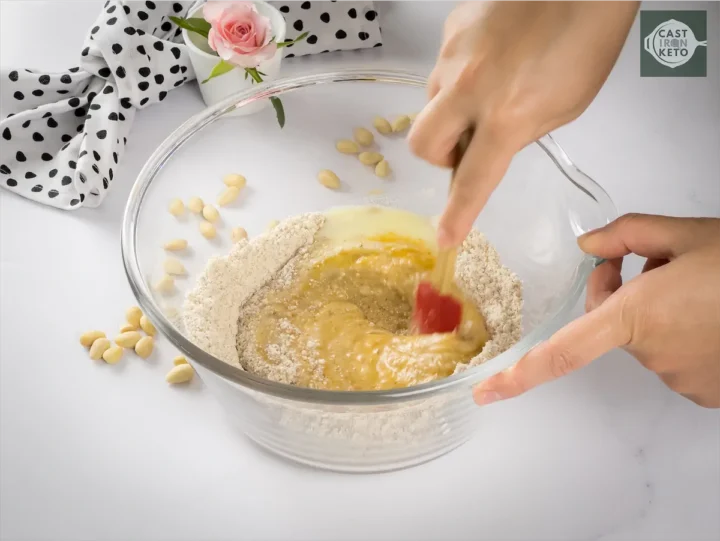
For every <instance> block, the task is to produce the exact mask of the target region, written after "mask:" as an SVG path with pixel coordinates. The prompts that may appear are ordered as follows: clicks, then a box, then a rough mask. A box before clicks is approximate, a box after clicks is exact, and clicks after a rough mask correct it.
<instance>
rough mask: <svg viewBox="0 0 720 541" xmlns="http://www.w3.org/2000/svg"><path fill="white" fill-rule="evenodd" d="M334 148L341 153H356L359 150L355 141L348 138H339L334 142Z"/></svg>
mask: <svg viewBox="0 0 720 541" xmlns="http://www.w3.org/2000/svg"><path fill="white" fill-rule="evenodd" d="M335 148H336V149H338V151H340V152H342V153H343V154H357V153H358V152H359V151H360V148H359V147H358V146H357V143H356V142H355V141H351V140H350V139H340V140H339V141H338V142H337V143H335Z"/></svg>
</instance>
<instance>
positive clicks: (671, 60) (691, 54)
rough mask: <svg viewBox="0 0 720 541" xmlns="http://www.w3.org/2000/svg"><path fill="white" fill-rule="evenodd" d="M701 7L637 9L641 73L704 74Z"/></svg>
mask: <svg viewBox="0 0 720 541" xmlns="http://www.w3.org/2000/svg"><path fill="white" fill-rule="evenodd" d="M706 75H707V13H706V12H705V11H641V12H640V76H641V77H705V76H706Z"/></svg>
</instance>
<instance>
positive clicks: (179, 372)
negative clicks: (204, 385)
mask: <svg viewBox="0 0 720 541" xmlns="http://www.w3.org/2000/svg"><path fill="white" fill-rule="evenodd" d="M194 375H195V370H193V367H192V366H190V365H189V364H187V363H185V364H179V365H177V366H175V367H174V368H173V369H172V370H170V372H168V373H167V376H165V381H167V382H168V383H170V384H173V385H175V384H177V383H187V382H188V381H190V380H191V379H192V378H193V376H194Z"/></svg>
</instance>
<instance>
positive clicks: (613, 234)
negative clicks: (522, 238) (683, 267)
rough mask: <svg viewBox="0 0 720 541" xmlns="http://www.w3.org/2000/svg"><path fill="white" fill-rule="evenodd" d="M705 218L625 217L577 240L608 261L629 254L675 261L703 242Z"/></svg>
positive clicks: (630, 215) (589, 250)
mask: <svg viewBox="0 0 720 541" xmlns="http://www.w3.org/2000/svg"><path fill="white" fill-rule="evenodd" d="M704 222H705V219H703V218H672V217H669V216H653V215H649V214H625V215H624V216H621V217H620V218H618V219H617V220H615V221H613V222H611V223H609V224H608V225H606V226H605V227H601V228H599V229H596V230H594V231H590V232H589V233H585V234H584V235H582V236H581V237H579V238H578V244H579V245H580V249H582V250H583V251H584V252H586V253H589V254H593V255H596V256H599V257H603V258H605V259H615V258H618V257H623V256H626V255H628V254H630V253H634V254H637V255H640V256H642V257H649V258H652V259H673V258H675V257H677V256H678V255H680V254H682V253H684V252H687V251H688V250H690V249H691V248H694V247H695V246H697V245H698V243H699V242H702V241H703V240H704V237H706V235H707V233H706V230H704V229H703V225H704Z"/></svg>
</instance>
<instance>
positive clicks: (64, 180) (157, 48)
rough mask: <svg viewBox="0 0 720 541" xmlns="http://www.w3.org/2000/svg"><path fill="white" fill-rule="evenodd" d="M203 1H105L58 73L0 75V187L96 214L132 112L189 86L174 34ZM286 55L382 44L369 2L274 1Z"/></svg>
mask: <svg viewBox="0 0 720 541" xmlns="http://www.w3.org/2000/svg"><path fill="white" fill-rule="evenodd" d="M200 3H202V2H201V1H178V2H173V1H160V0H156V1H150V0H148V1H122V0H110V1H108V2H106V3H105V5H104V7H103V9H102V12H101V14H100V16H99V17H98V18H97V20H96V21H95V25H94V26H93V27H92V28H91V29H90V31H89V33H88V35H87V37H86V38H85V42H84V44H83V49H82V51H81V53H80V66H78V67H74V68H70V69H68V70H67V71H65V72H60V73H38V72H35V71H32V70H28V69H17V70H11V71H3V72H2V73H0V78H1V79H0V118H2V119H3V120H1V121H0V136H1V137H2V139H0V186H2V187H3V188H6V189H8V190H10V191H12V192H14V193H17V194H19V195H21V196H24V197H27V198H28V199H33V200H35V201H38V202H40V203H43V204H46V205H51V206H53V207H57V208H60V209H77V208H80V207H82V206H86V207H97V206H98V205H100V203H102V201H103V199H104V198H105V195H106V193H107V191H108V190H109V189H110V187H111V186H112V183H113V179H114V178H115V176H116V174H117V168H118V164H119V162H120V160H121V158H122V155H123V151H124V148H125V145H126V144H127V137H128V134H129V132H130V127H131V125H132V122H133V119H134V117H135V113H136V111H137V110H138V109H143V108H145V107H147V106H148V105H152V104H153V103H157V102H159V101H162V100H164V99H165V97H166V96H167V94H168V92H169V91H171V90H172V89H174V88H177V87H179V86H181V85H183V84H184V83H186V82H187V81H191V80H193V79H194V78H195V74H194V73H193V70H192V66H191V64H190V59H189V56H188V53H187V51H186V48H185V45H183V44H182V43H181V40H182V37H181V34H180V30H179V29H178V28H177V27H176V26H175V24H173V23H172V22H171V21H170V19H169V17H170V16H173V15H174V16H179V17H186V16H187V15H188V13H190V12H192V11H194V10H195V7H196V6H198V5H199V4H200ZM274 4H275V5H276V6H277V7H278V8H279V9H280V11H281V12H283V15H284V17H285V20H286V21H287V26H288V35H287V38H288V39H292V38H293V37H297V36H299V35H300V34H301V33H302V32H309V35H308V38H307V40H306V41H305V42H301V43H298V44H295V45H293V46H292V47H288V48H286V49H285V54H286V56H287V57H290V56H300V55H306V54H314V53H321V52H326V51H333V50H345V49H358V48H364V47H373V46H377V45H379V44H380V43H381V41H380V26H379V24H378V20H377V13H376V12H375V10H374V8H373V4H372V2H288V3H280V2H275V3H274Z"/></svg>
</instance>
